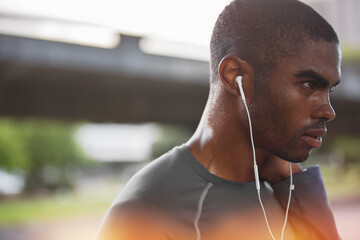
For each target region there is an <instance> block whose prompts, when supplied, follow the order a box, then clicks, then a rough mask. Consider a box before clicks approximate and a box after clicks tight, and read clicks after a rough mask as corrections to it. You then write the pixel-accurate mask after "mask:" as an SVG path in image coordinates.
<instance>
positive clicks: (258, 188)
mask: <svg viewBox="0 0 360 240" xmlns="http://www.w3.org/2000/svg"><path fill="white" fill-rule="evenodd" d="M241 80H242V76H238V77H237V78H236V82H237V84H238V86H239V90H240V94H241V99H242V101H243V102H244V105H245V109H246V113H247V116H248V120H249V129H250V140H251V146H252V151H253V159H254V175H255V183H256V190H257V194H258V198H259V203H260V206H261V209H262V211H263V214H264V217H265V222H266V226H267V228H268V230H269V233H270V235H271V237H272V239H273V240H276V239H275V237H274V235H273V233H272V231H271V228H270V225H269V221H268V219H267V216H266V211H265V208H264V205H263V203H262V201H261V196H260V180H259V172H258V167H257V164H256V155H255V145H254V137H253V132H252V125H251V118H250V113H249V109H248V106H247V104H246V98H245V93H244V91H243V88H242V81H241ZM289 169H290V189H289V199H288V203H287V208H286V213H285V220H284V225H283V228H282V232H281V240H283V238H284V233H285V227H286V223H287V219H288V214H289V208H290V201H291V192H292V190H294V185H293V176H292V168H291V163H290V162H289Z"/></svg>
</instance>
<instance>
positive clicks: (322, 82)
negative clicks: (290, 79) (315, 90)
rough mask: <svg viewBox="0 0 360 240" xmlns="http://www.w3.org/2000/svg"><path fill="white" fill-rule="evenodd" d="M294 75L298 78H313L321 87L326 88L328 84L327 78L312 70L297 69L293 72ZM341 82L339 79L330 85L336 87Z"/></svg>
mask: <svg viewBox="0 0 360 240" xmlns="http://www.w3.org/2000/svg"><path fill="white" fill-rule="evenodd" d="M295 77H298V78H311V79H313V80H315V81H316V82H317V83H318V84H319V85H320V86H321V87H322V88H326V87H328V86H329V85H330V82H329V80H327V79H326V78H324V77H323V76H321V75H320V74H319V73H317V72H315V71H314V70H304V71H299V72H297V73H296V74H295ZM340 82H341V79H339V80H338V81H337V82H336V83H335V84H334V85H333V86H332V87H336V86H337V85H339V83H340Z"/></svg>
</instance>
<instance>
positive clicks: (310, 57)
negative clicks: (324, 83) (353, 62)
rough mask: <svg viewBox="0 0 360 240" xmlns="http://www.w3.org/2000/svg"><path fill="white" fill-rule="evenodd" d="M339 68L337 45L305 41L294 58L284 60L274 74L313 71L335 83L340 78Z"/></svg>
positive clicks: (339, 54)
mask: <svg viewBox="0 0 360 240" xmlns="http://www.w3.org/2000/svg"><path fill="white" fill-rule="evenodd" d="M340 67H341V52H340V48H339V45H338V44H337V43H334V42H325V41H318V42H316V41H307V42H306V43H305V44H304V46H303V47H302V48H301V49H300V50H299V52H298V53H297V54H296V55H295V56H292V57H288V58H284V59H283V60H282V61H281V62H280V63H279V64H278V66H277V68H276V70H275V74H277V73H278V74H281V73H285V72H286V73H296V72H299V71H305V70H313V71H315V72H316V73H318V74H320V75H322V76H323V77H324V78H326V79H328V80H329V81H330V82H334V83H336V82H337V81H338V80H339V79H340V78H341V70H340Z"/></svg>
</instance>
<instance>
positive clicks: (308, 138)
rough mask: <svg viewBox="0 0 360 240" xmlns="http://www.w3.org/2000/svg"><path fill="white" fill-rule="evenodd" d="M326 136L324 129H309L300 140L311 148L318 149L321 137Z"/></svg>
mask: <svg viewBox="0 0 360 240" xmlns="http://www.w3.org/2000/svg"><path fill="white" fill-rule="evenodd" d="M325 134H326V129H322V128H318V129H310V130H307V131H306V132H305V133H304V134H303V135H302V139H303V140H304V141H305V142H306V143H307V144H308V145H309V146H310V147H311V148H319V147H321V144H322V137H323V136H324V135H325Z"/></svg>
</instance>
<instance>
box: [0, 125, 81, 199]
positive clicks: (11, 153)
mask: <svg viewBox="0 0 360 240" xmlns="http://www.w3.org/2000/svg"><path fill="white" fill-rule="evenodd" d="M74 130H75V127H74V125H73V124H69V123H63V122H57V121H49V120H34V119H30V120H29V119H28V120H16V119H2V120H0V167H1V168H4V169H7V170H13V169H21V170H22V171H23V172H24V175H25V179H26V191H28V192H35V191H37V190H39V189H44V188H46V189H56V188H58V187H71V186H72V179H71V175H70V174H69V173H70V172H71V170H73V169H74V166H76V165H78V164H79V163H82V162H83V159H84V157H83V154H82V152H81V151H80V148H79V147H78V146H77V145H76V143H75V141H74V139H73V133H74Z"/></svg>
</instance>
